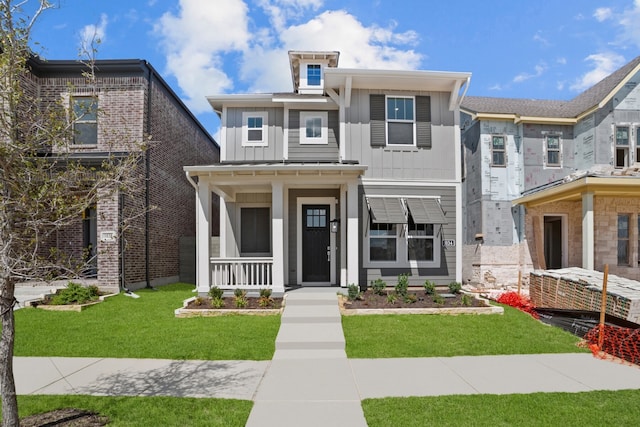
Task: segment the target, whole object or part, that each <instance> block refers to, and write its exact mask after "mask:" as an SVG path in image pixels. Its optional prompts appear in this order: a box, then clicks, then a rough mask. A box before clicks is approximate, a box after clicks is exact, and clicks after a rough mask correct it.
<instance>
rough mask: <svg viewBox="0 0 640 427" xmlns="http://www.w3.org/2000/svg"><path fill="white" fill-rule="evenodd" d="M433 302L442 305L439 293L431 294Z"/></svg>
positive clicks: (442, 298) (442, 299)
mask: <svg viewBox="0 0 640 427" xmlns="http://www.w3.org/2000/svg"><path fill="white" fill-rule="evenodd" d="M433 302H434V303H436V304H438V305H444V297H443V296H442V295H440V294H434V295H433Z"/></svg>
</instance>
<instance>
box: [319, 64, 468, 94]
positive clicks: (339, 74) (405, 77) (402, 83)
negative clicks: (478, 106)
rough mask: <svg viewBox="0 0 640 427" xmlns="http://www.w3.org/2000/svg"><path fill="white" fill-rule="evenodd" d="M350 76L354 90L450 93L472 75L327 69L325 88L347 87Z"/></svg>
mask: <svg viewBox="0 0 640 427" xmlns="http://www.w3.org/2000/svg"><path fill="white" fill-rule="evenodd" d="M349 77H350V78H351V87H352V88H354V89H390V90H414V91H416V90H417V91H421V90H422V91H435V92H450V91H452V90H454V88H455V86H456V85H457V84H459V85H460V86H462V85H463V84H464V83H466V82H467V81H468V80H469V78H470V77H471V73H466V72H464V73H463V72H444V71H443V72H441V71H407V70H361V69H348V68H327V69H325V87H332V88H340V86H346V81H347V78H349Z"/></svg>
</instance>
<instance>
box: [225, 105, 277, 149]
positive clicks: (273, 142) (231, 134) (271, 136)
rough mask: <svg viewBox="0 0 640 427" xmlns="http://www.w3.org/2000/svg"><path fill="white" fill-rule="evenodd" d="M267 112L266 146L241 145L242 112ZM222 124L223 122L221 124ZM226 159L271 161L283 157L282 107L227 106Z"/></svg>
mask: <svg viewBox="0 0 640 427" xmlns="http://www.w3.org/2000/svg"><path fill="white" fill-rule="evenodd" d="M262 111H266V112H267V140H268V144H267V145H266V146H243V145H242V113H244V112H262ZM223 125H224V124H223ZM226 126H227V136H226V160H229V161H247V162H260V161H273V160H281V159H282V157H283V149H282V144H283V141H284V136H283V135H284V134H283V126H284V109H283V108H282V107H269V108H235V107H233V108H231V107H230V108H228V109H227V123H226Z"/></svg>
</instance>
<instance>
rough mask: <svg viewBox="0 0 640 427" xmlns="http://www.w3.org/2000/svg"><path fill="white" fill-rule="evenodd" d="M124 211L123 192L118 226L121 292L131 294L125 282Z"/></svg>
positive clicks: (119, 205)
mask: <svg viewBox="0 0 640 427" xmlns="http://www.w3.org/2000/svg"><path fill="white" fill-rule="evenodd" d="M123 210H124V194H123V193H122V192H120V203H118V224H120V228H121V229H120V233H118V234H119V235H120V239H119V241H118V244H119V246H120V247H119V248H118V249H119V250H118V252H120V291H123V292H127V293H128V292H130V291H129V289H128V288H127V283H126V281H125V274H124V272H125V271H126V270H125V266H126V264H125V251H126V247H127V245H126V242H125V239H124V230H122V222H123V221H124V214H123Z"/></svg>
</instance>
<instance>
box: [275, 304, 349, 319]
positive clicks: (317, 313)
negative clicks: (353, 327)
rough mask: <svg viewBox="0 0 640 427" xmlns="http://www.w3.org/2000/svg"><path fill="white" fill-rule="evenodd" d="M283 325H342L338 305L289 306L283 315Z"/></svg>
mask: <svg viewBox="0 0 640 427" xmlns="http://www.w3.org/2000/svg"><path fill="white" fill-rule="evenodd" d="M281 322H282V323H340V322H341V319H340V310H339V309H338V306H337V304H330V305H327V304H324V305H299V304H293V305H287V306H286V307H285V310H284V312H283V313H282V320H281Z"/></svg>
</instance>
